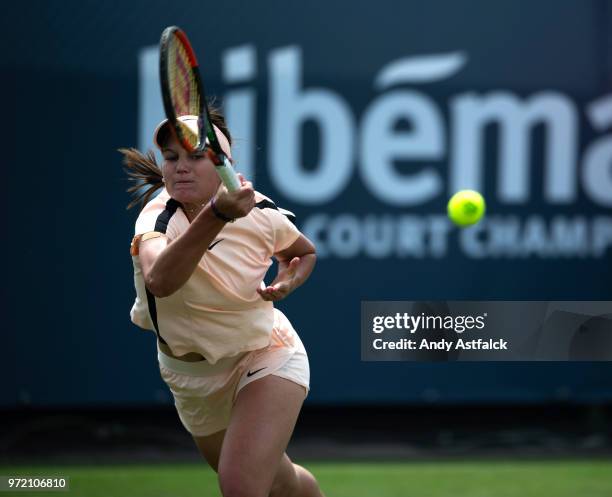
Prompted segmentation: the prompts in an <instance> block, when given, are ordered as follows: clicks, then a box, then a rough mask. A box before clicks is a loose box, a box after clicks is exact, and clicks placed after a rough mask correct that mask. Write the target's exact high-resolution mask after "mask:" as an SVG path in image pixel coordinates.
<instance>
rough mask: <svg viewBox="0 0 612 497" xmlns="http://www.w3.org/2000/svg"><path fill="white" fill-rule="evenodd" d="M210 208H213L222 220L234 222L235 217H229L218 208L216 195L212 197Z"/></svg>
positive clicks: (214, 212)
mask: <svg viewBox="0 0 612 497" xmlns="http://www.w3.org/2000/svg"><path fill="white" fill-rule="evenodd" d="M210 208H211V209H212V211H213V214H214V215H215V216H217V217H218V218H219V219H221V221H225V222H226V223H233V222H234V219H232V218H231V217H227V216H226V215H225V214H223V213H222V212H221V211H220V210H219V209H217V206H216V205H215V197H213V198H211V199H210Z"/></svg>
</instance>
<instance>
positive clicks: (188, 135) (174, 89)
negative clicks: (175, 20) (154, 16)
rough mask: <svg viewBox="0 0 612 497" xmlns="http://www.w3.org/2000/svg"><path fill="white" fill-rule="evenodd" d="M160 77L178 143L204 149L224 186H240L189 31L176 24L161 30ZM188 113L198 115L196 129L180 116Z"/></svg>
mask: <svg viewBox="0 0 612 497" xmlns="http://www.w3.org/2000/svg"><path fill="white" fill-rule="evenodd" d="M159 77H160V83H161V92H162V99H163V102H164V111H165V112H166V118H167V119H168V122H169V123H170V125H171V126H172V127H173V128H174V130H175V132H176V136H177V137H178V140H179V143H180V144H181V145H182V147H183V148H184V149H185V150H187V151H188V152H200V151H203V150H205V151H206V153H207V154H208V157H209V158H210V160H211V161H212V162H213V164H214V165H215V169H216V171H217V174H218V175H219V177H220V178H221V181H223V184H224V185H225V187H226V188H227V189H228V190H229V191H235V190H238V189H239V188H240V181H239V180H238V177H237V176H236V173H235V172H234V168H233V167H232V164H231V162H230V161H229V159H228V158H227V155H225V153H224V152H223V150H222V149H221V145H220V144H219V140H217V135H216V133H215V130H214V128H213V125H212V122H211V121H210V116H209V112H208V105H207V104H206V95H205V93H204V85H203V83H202V79H201V77H200V70H199V68H198V60H197V58H196V55H195V52H194V51H193V48H192V47H191V43H189V39H188V38H187V35H186V34H185V32H184V31H183V30H181V29H180V28H178V27H177V26H170V27H167V28H166V29H164V31H163V33H162V36H161V40H160V43H159ZM185 115H194V116H198V126H197V133H194V132H193V131H192V130H191V129H190V128H189V127H188V126H187V125H186V124H184V123H182V122H181V121H180V120H179V119H178V117H180V116H185Z"/></svg>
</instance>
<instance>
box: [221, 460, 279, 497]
mask: <svg viewBox="0 0 612 497" xmlns="http://www.w3.org/2000/svg"><path fill="white" fill-rule="evenodd" d="M218 478H219V488H220V490H221V494H222V495H223V497H268V492H267V490H266V489H264V488H258V487H259V485H258V482H257V481H256V480H255V479H250V478H248V476H246V475H245V474H244V473H243V472H240V471H238V470H236V469H235V468H224V467H223V466H221V467H220V468H219V472H218Z"/></svg>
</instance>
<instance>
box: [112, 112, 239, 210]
mask: <svg viewBox="0 0 612 497" xmlns="http://www.w3.org/2000/svg"><path fill="white" fill-rule="evenodd" d="M208 110H209V112H210V114H209V115H210V120H211V121H212V123H213V124H214V125H215V126H216V127H217V128H219V130H220V131H221V133H223V134H224V135H225V137H226V138H227V141H228V142H229V144H230V145H231V144H232V136H231V134H230V132H229V129H228V128H227V124H226V122H225V117H224V116H223V114H222V113H221V111H220V109H219V108H218V107H216V106H215V105H214V103H213V102H210V103H209V104H208ZM169 139H170V127H169V126H163V127H162V128H161V129H160V130H159V133H158V134H157V141H158V143H159V144H160V145H162V146H163V145H164V144H165V143H167V142H168V140H169ZM119 152H120V153H121V154H123V166H124V170H125V172H126V173H127V175H128V180H129V181H132V182H134V184H133V185H131V186H130V187H129V188H128V189H127V190H126V191H127V192H128V193H129V194H130V195H132V201H131V202H130V203H129V204H128V206H127V208H128V209H131V208H132V207H134V206H135V205H136V204H138V203H141V208H142V207H144V206H145V205H146V204H147V202H148V201H149V200H151V197H152V196H153V194H154V193H155V192H156V191H157V190H159V189H160V188H162V187H163V186H164V182H163V175H162V171H161V168H160V167H159V165H158V164H157V161H156V160H155V154H154V153H153V151H152V150H149V151H148V152H147V153H146V154H143V153H142V152H140V151H139V150H137V149H135V148H120V149H119Z"/></svg>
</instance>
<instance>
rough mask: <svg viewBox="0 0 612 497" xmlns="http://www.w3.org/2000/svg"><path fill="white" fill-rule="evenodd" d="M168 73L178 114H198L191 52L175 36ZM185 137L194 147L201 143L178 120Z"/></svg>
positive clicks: (196, 88) (170, 48)
mask: <svg viewBox="0 0 612 497" xmlns="http://www.w3.org/2000/svg"><path fill="white" fill-rule="evenodd" d="M169 54H170V56H169V58H168V74H169V77H170V78H169V79H170V81H171V85H170V87H171V92H170V95H171V99H172V104H173V107H174V110H175V112H176V116H177V117H179V116H183V115H196V116H197V115H198V114H199V111H200V94H199V91H198V87H197V82H196V79H195V75H194V71H193V70H192V67H191V64H190V62H189V60H190V59H189V54H188V53H187V50H186V49H185V47H184V45H183V44H182V43H181V42H180V41H179V40H178V39H177V38H175V39H174V40H173V41H172V42H171V44H170V46H169ZM178 123H179V126H180V128H181V130H182V131H183V133H182V134H183V138H185V139H186V140H187V141H188V142H189V143H190V145H191V146H192V147H196V146H197V145H198V143H199V137H198V136H197V134H194V133H193V131H192V130H191V129H189V128H188V127H187V126H186V125H184V124H183V123H181V122H180V121H179V122H178Z"/></svg>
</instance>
